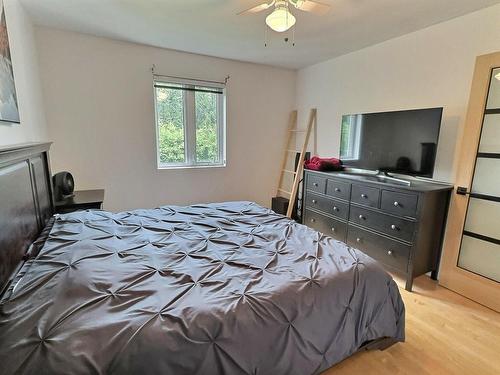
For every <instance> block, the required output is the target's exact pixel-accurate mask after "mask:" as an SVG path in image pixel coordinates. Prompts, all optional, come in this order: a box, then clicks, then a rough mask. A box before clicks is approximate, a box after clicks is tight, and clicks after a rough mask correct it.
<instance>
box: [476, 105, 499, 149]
mask: <svg viewBox="0 0 500 375" xmlns="http://www.w3.org/2000/svg"><path fill="white" fill-rule="evenodd" d="M479 152H491V153H500V114H493V113H492V114H489V115H485V116H484V123H483V130H482V133H481V143H480V144H479Z"/></svg>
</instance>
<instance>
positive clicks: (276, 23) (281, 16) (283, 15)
mask: <svg viewBox="0 0 500 375" xmlns="http://www.w3.org/2000/svg"><path fill="white" fill-rule="evenodd" d="M296 21H297V20H296V19H295V16H294V15H293V14H292V13H291V12H290V11H289V10H288V7H287V6H277V7H276V9H275V10H274V11H273V12H272V13H271V14H270V15H268V16H267V17H266V24H267V26H269V27H270V28H271V29H273V30H274V31H276V32H278V33H282V32H285V31H287V30H289V29H290V28H291V27H292V26H293V25H295V22H296Z"/></svg>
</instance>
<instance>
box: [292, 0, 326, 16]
mask: <svg viewBox="0 0 500 375" xmlns="http://www.w3.org/2000/svg"><path fill="white" fill-rule="evenodd" d="M296 8H297V9H300V10H302V11H304V12H311V13H314V14H325V13H327V12H328V11H329V10H330V8H331V6H330V5H328V4H323V3H320V2H319V1H315V0H302V1H298V2H297V5H296Z"/></svg>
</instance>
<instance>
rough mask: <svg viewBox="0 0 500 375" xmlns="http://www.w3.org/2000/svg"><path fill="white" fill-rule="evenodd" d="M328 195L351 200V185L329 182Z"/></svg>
mask: <svg viewBox="0 0 500 375" xmlns="http://www.w3.org/2000/svg"><path fill="white" fill-rule="evenodd" d="M326 194H327V195H330V196H332V197H335V198H339V199H345V200H349V198H350V197H351V184H350V183H347V182H342V181H338V180H327V182H326Z"/></svg>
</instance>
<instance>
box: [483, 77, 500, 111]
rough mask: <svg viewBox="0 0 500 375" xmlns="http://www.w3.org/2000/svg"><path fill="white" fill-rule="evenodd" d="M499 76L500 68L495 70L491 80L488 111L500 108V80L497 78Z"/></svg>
mask: <svg viewBox="0 0 500 375" xmlns="http://www.w3.org/2000/svg"><path fill="white" fill-rule="evenodd" d="M498 74H500V68H495V69H493V74H492V75H491V79H490V89H489V92H488V101H487V104H486V109H498V108H500V79H499V78H497V75H498Z"/></svg>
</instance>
